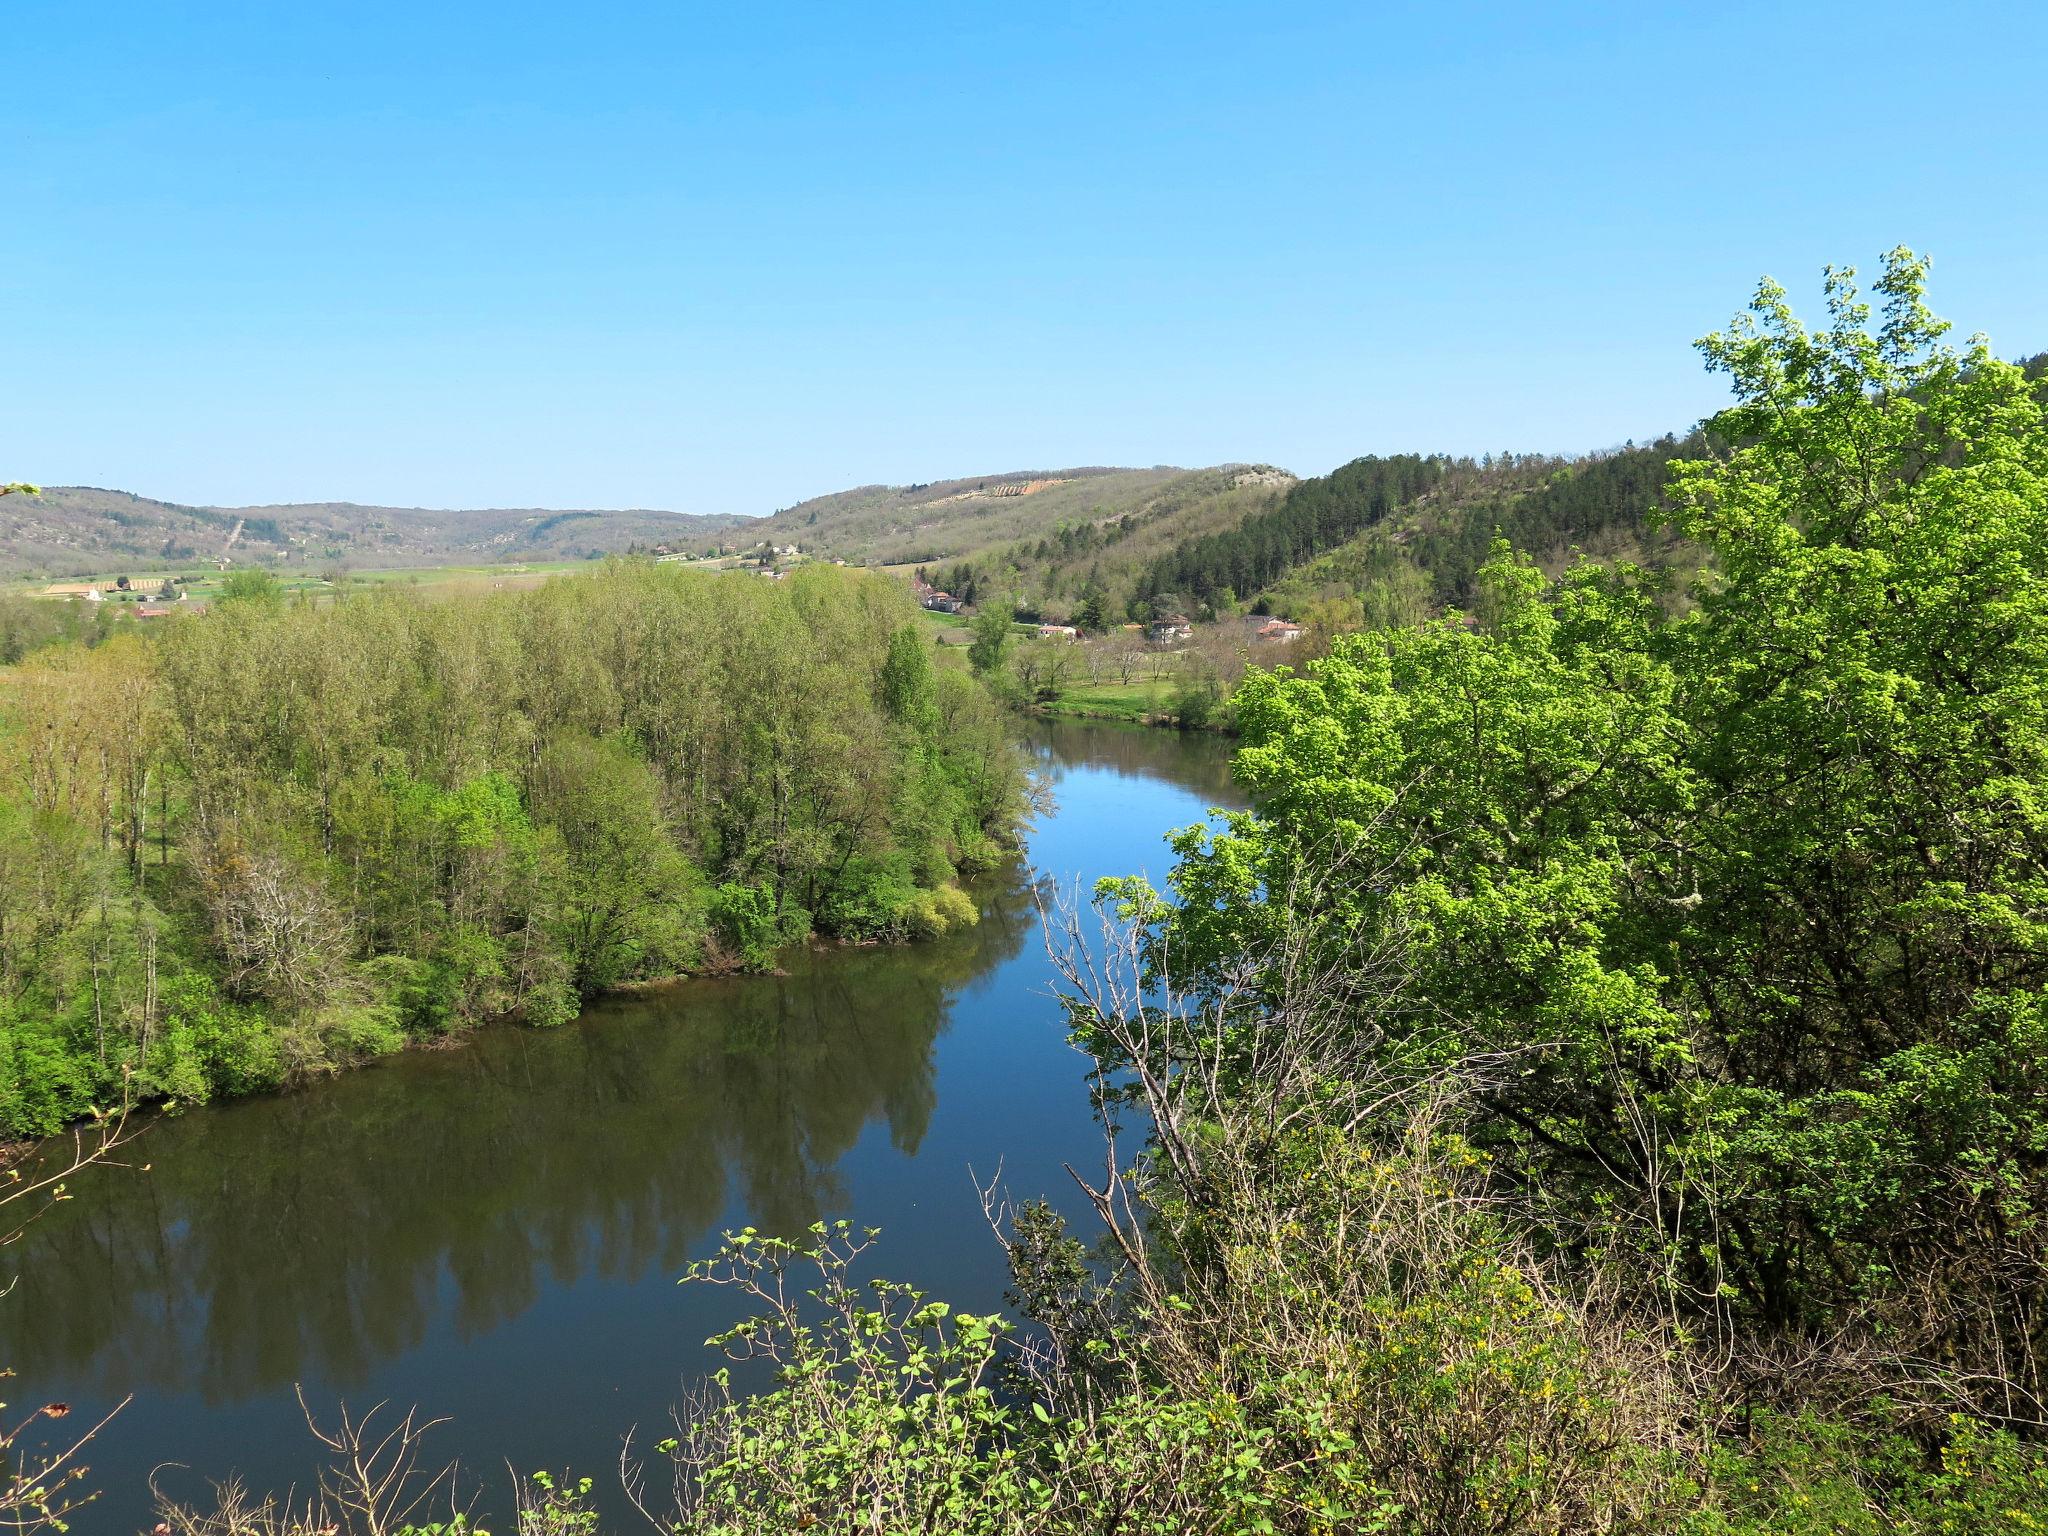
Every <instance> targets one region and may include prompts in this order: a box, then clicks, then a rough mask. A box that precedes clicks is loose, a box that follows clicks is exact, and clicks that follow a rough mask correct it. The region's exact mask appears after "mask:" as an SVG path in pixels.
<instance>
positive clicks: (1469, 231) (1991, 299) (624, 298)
mask: <svg viewBox="0 0 2048 1536" xmlns="http://www.w3.org/2000/svg"><path fill="white" fill-rule="evenodd" d="M0 58H4V59H5V61H6V64H5V70H4V83H0V197H4V202H5V213H6V220H5V224H4V227H0V348H4V351H5V362H4V367H0V478H24V477H25V478H30V479H35V480H40V481H44V482H47V483H54V484H70V483H86V484H94V485H103V486H114V487H120V488H123V489H128V490H134V491H139V492H142V493H145V494H149V495H155V496H161V497H165V498H168V499H172V500H178V501H187V502H213V503H230V504H231V503H244V502H256V501H281V500H330V499H332V500H339V499H351V500H358V501H374V502H388V503H400V504H406V505H415V504H418V505H430V506H481V505H508V504H509V505H553V506H660V507H672V508H675V509H677V510H681V511H702V512H714V511H734V512H765V511H768V510H772V509H773V508H774V507H776V506H779V505H784V504H787V503H788V502H791V501H794V500H797V499H799V498H801V497H804V496H807V495H811V494H815V493H819V492H823V491H828V490H833V489H837V488H840V487H843V486H847V485H853V484H858V483H863V482H867V481H878V480H879V481H907V480H928V479H934V478H938V477H941V476H948V475H955V474H972V473H980V472H992V471H998V470H1008V469H1024V468H1051V467H1059V466H1066V465H1074V464H1091V463H1100V464H1153V463H1174V464H1186V465H1196V464H1208V463H1215V462H1219V461H1224V460H1231V459H1244V460H1263V461H1267V462H1272V463H1277V464H1281V465H1284V466H1286V467H1288V468H1290V469H1293V470H1296V471H1297V472H1301V473H1314V472H1320V471H1323V470H1326V469H1329V468H1330V467H1332V466H1333V465H1335V464H1338V463H1340V462H1342V461H1344V460H1346V459H1349V458H1352V457H1354V456H1356V455H1358V454H1361V453H1368V452H1390V451H1401V450H1432V449H1444V450H1450V451H1473V452H1477V451H1481V450H1486V449H1500V448H1516V449H1544V450H1568V449H1582V448H1592V447H1598V446H1602V445H1607V444H1612V443H1618V442H1620V441H1622V440H1623V439H1626V438H1630V437H1636V438H1641V437H1645V436H1652V435H1655V434H1656V433H1658V432H1660V431H1662V430H1664V429H1667V428H1682V427H1684V426H1686V425H1688V424H1689V423H1690V422H1691V421H1693V420H1695V419H1696V418H1698V417H1699V416H1701V415H1702V414H1704V413H1705V412H1707V411H1708V410H1710V409H1712V408H1713V407H1714V406H1715V405H1716V404H1717V403H1718V402H1719V401H1720V400H1721V399H1722V394H1721V391H1720V389H1719V387H1718V385H1717V384H1716V382H1715V381H1713V380H1711V379H1709V378H1708V377H1707V376H1706V375H1704V374H1703V373H1702V372H1701V370H1700V368H1699V365H1698V362H1697V360H1696V358H1695V357H1694V355H1693V353H1692V352H1691V350H1690V346H1689V343H1690V342H1691V341H1692V339H1693V338H1694V337H1696V336H1698V335H1700V334H1701V333H1702V332H1704V331H1706V330H1709V329H1712V328H1714V327H1716V326H1718V325H1719V324H1721V323H1722V322H1724V321H1725V320H1726V319H1727V317H1728V316H1729V315H1730V314H1731V313H1732V312H1733V311H1734V310H1736V309H1737V308H1738V307H1740V305H1741V304H1742V303H1743V302H1744V300H1745V299H1746V298H1747V296H1748V294H1749V292H1750V290H1751V288H1752V287H1753V285H1754V283H1755V280H1756V279H1757V277H1758V276H1759V275H1761V274H1763V273H1770V274H1772V275H1774V276H1776V277H1778V278H1780V279H1782V280H1783V281H1785V282H1787V283H1788V284H1790V285H1791V286H1792V288H1793V290H1794V292H1795V294H1797V295H1798V297H1799V299H1800V301H1801V303H1802V306H1803V307H1805V308H1807V309H1809V310H1815V309H1818V297H1817V289H1818V275H1819V270H1820V268H1821V266H1822V265H1823V264H1824V263H1826V262H1829V261H1837V262H1854V263H1857V264H1859V265H1861V266H1863V267H1865V269H1866V270H1869V269H1871V268H1874V266H1875V264H1876V257H1877V255H1878V253H1879V252H1880V251H1882V250H1883V249H1885V248H1886V247H1888V246H1890V245H1893V244H1898V243H1902V242H1903V243H1906V244H1910V245H1913V246H1915V247H1918V248H1920V249H1923V250H1926V251H1929V252H1931V253H1932V254H1933V256H1934V259H1935V268H1934V299H1935V305H1936V307H1937V308H1938V309H1939V310H1941V311H1942V312H1943V313H1945V314H1946V315H1948V316H1949V317H1950V318H1951V319H1953V320H1955V321H1956V322H1957V324H1958V327H1959V328H1960V329H1961V330H1963V331H1965V332H1967V331H1971V330H1983V331H1986V332H1988V333H1990V335H1991V336H1992V338H1993V341H1994V344H1995V345H1996V346H1997V348H1998V350H1999V351H2001V352H2002V353H2004V354H2005V355H2007V356H2013V355H2018V354H2021V353H2024V352H2031V351H2035V350H2039V349H2043V348H2048V113H2044V111H2043V110H2042V106H2041V93H2042V91H2043V89H2044V81H2048V67H2044V66H2048V6H2043V5H2041V4H2038V3H2028V4H2012V5H2004V6H1991V5H1976V4H1965V3H1955V4H1949V3H1937V0H1926V3H1922V4H1916V5H1899V4H1888V3H1870V4H1857V5H1818V4H1796V3H1794V4H1770V5H1749V4H1741V3H1729V0H1721V3H1716V4H1713V5H1666V4H1655V3H1645V0H1631V3H1627V4H1615V5H1584V4H1579V5H1567V4H1533V3H1532V4H1520V5H1508V4H1501V5H1490V6H1488V5H1460V4H1443V3H1438V4H1427V5H1391V4H1389V5H1383V4H1363V3H1361V4H1346V5H1309V4H1285V3H1267V4H1262V5H1250V4H1247V5H1242V6H1205V5H1195V4H1185V3H1183V4H1158V5H1152V4H1116V5H1109V4H1093V5H1085V6H1058V5H1035V4H1010V5H997V4H989V3H980V4H974V5H960V6H936V5H934V6H897V5H888V4H883V3H878V0H866V3H862V4H858V5H854V4H843V3H841V4H830V5H815V6H811V5H801V6H798V5H758V6H756V5H733V4H725V5H720V6H717V7H710V6H697V5H685V4H676V3H663V4H646V5H637V4H624V3H617V4H614V3H603V0H599V3H592V4H569V3H561V0H556V3H551V4H547V5H528V4H524V3H520V0H491V3H489V4H480V3H468V0H436V3H425V0H406V3H402V4H391V3H384V0H351V3H348V4H331V3H326V0H293V3H290V4H283V3H272V0H265V3H256V4H245V3H231V0H204V3H183V4H181V3H170V0H151V3H124V0H97V3H94V4H89V5H85V4H78V3H76V0H70V3H65V0H7V3H6V4H4V5H0Z"/></svg>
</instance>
